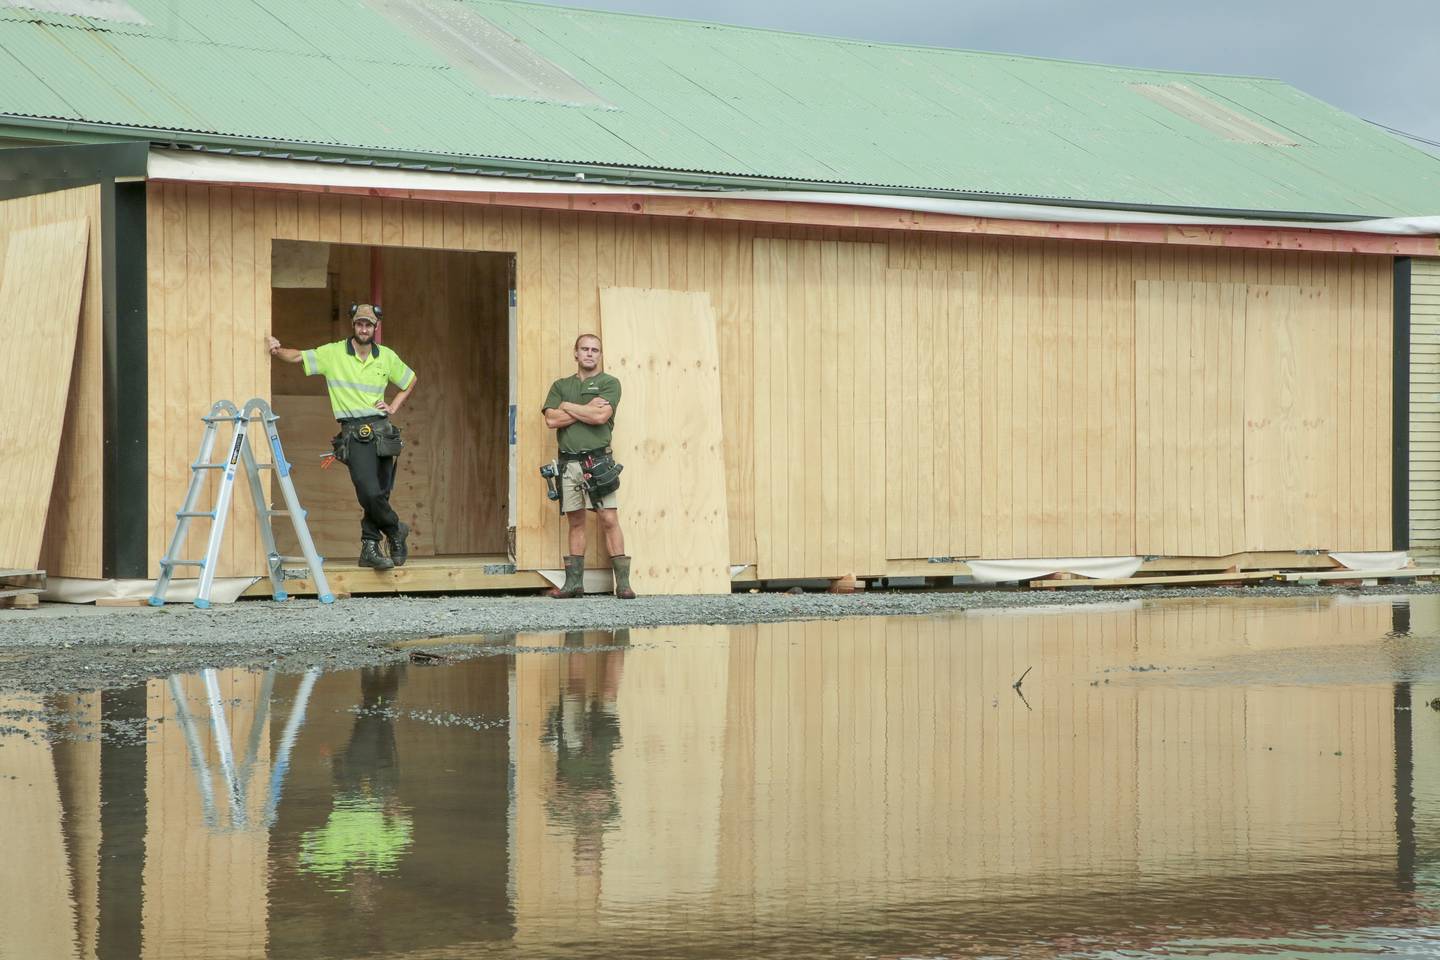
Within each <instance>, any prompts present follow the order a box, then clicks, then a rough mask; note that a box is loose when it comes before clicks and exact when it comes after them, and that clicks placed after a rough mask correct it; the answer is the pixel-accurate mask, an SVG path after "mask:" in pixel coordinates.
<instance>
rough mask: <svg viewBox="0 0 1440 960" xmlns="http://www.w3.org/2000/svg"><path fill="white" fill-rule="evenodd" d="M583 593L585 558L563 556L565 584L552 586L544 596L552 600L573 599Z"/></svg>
mask: <svg viewBox="0 0 1440 960" xmlns="http://www.w3.org/2000/svg"><path fill="white" fill-rule="evenodd" d="M584 593H585V558H584V557H583V556H578V557H576V556H569V557H566V558H565V585H564V586H562V587H554V588H552V589H551V590H550V592H549V593H548V594H546V596H548V597H550V599H552V600H573V599H574V598H576V597H579V596H582V595H584Z"/></svg>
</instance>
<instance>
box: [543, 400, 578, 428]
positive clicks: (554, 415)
mask: <svg viewBox="0 0 1440 960" xmlns="http://www.w3.org/2000/svg"><path fill="white" fill-rule="evenodd" d="M560 406H562V407H563V406H565V404H563V403H562V404H561V405H560ZM544 413H545V426H547V427H549V428H550V429H551V430H559V429H560V428H561V427H568V426H570V424H572V423H575V422H576V420H575V418H574V417H572V416H570V414H568V413H566V412H565V411H564V410H560V409H557V408H554V407H546V408H545V410H544Z"/></svg>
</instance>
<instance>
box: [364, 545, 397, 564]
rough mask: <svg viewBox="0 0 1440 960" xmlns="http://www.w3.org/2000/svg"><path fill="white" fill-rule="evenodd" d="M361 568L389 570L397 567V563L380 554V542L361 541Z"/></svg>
mask: <svg viewBox="0 0 1440 960" xmlns="http://www.w3.org/2000/svg"><path fill="white" fill-rule="evenodd" d="M360 566H362V567H370V568H371V569H374V570H389V569H391V568H393V567H394V566H395V561H393V560H391V559H390V558H389V557H387V556H385V554H383V553H381V552H380V541H379V540H361V541H360Z"/></svg>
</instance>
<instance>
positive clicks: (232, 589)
mask: <svg viewBox="0 0 1440 960" xmlns="http://www.w3.org/2000/svg"><path fill="white" fill-rule="evenodd" d="M259 579H260V578H259V577H225V578H220V577H217V578H216V579H215V585H214V586H213V587H212V588H211V590H210V602H211V603H234V602H235V601H236V600H238V599H240V594H242V593H244V592H245V591H246V590H247V589H249V588H250V585H251V584H253V583H255V582H257V581H258V580H259ZM199 587H200V581H199V580H193V579H192V580H171V581H170V589H169V590H167V591H165V594H166V595H165V602H166V603H194V602H195V594H196V592H197V591H198V590H199ZM154 592H155V581H154V580H82V579H78V578H75V577H50V578H48V579H47V580H46V582H45V592H44V593H42V594H40V599H41V600H44V601H46V602H48V603H94V602H95V601H96V600H145V599H148V598H149V596H150V595H151V594H152V593H154Z"/></svg>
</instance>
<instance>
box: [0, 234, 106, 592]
mask: <svg viewBox="0 0 1440 960" xmlns="http://www.w3.org/2000/svg"><path fill="white" fill-rule="evenodd" d="M89 229H90V228H89V221H88V220H83V219H81V220H66V221H62V222H60V223H54V224H50V225H47V226H43V227H32V228H30V229H28V230H18V231H16V232H15V233H13V234H11V236H10V243H9V245H8V248H7V250H6V255H5V274H4V277H3V278H0V303H3V304H4V305H5V309H4V310H3V311H0V340H3V342H4V343H5V347H6V351H7V352H8V353H9V354H10V355H11V356H13V357H24V358H26V360H25V363H23V364H21V365H20V366H19V367H18V368H17V369H18V372H19V377H20V382H18V383H15V384H12V388H13V389H12V390H11V397H10V400H9V404H10V409H9V410H7V411H6V417H5V421H6V422H5V426H4V427H3V428H0V489H3V490H5V498H6V507H7V509H6V510H5V512H4V514H3V515H0V566H5V567H15V568H20V569H25V568H33V567H35V566H36V565H37V564H38V563H39V561H40V541H41V538H42V537H43V536H44V533H45V515H46V513H47V512H48V510H49V507H50V493H51V489H52V487H53V486H54V482H55V464H56V458H57V455H58V453H59V450H60V431H61V429H62V427H63V426H64V424H65V406H66V399H67V398H68V397H69V395H70V372H71V368H72V366H73V365H74V361H75V337H76V332H77V330H78V329H79V321H80V297H81V293H82V283H83V281H84V277H85V258H86V246H87V242H88V239H89Z"/></svg>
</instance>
